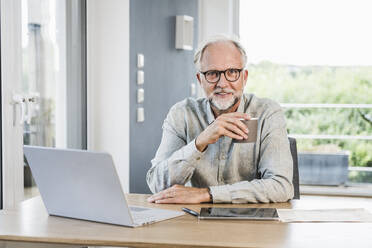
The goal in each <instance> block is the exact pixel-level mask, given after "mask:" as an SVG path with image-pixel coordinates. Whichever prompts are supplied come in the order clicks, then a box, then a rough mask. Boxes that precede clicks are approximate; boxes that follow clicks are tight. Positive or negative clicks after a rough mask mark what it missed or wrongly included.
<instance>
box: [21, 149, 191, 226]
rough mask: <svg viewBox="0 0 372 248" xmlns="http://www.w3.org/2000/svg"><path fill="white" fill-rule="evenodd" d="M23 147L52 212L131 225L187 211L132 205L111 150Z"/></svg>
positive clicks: (83, 218)
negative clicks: (129, 203) (105, 151)
mask: <svg viewBox="0 0 372 248" xmlns="http://www.w3.org/2000/svg"><path fill="white" fill-rule="evenodd" d="M23 150H24V155H25V157H26V160H27V162H28V165H29V166H30V168H31V173H32V175H33V177H34V179H35V182H36V185H37V187H38V188H39V191H40V195H41V197H42V199H43V202H44V205H45V208H46V209H47V211H48V214H49V215H55V216H62V217H69V218H75V219H82V220H90V221H96V222H103V223H109V224H115V225H122V226H129V227H138V226H142V225H146V224H151V223H154V222H158V221H162V220H167V219H171V218H175V217H178V216H181V215H184V212H181V211H172V210H164V209H156V208H145V207H141V206H129V205H128V203H127V201H126V199H125V195H124V192H123V189H122V187H121V184H120V180H119V177H118V174H117V172H116V169H115V166H114V163H113V160H112V157H111V155H110V154H108V153H101V152H91V151H85V150H72V149H56V148H47V147H35V146H24V149H23Z"/></svg>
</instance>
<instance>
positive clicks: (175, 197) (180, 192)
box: [147, 184, 211, 204]
mask: <svg viewBox="0 0 372 248" xmlns="http://www.w3.org/2000/svg"><path fill="white" fill-rule="evenodd" d="M147 201H148V202H152V203H192V204H197V203H201V202H210V201H211V197H210V195H209V191H208V189H207V188H194V187H185V186H183V185H177V184H176V185H173V186H172V187H170V188H168V189H166V190H163V191H160V192H159V193H156V194H154V195H152V196H150V197H149V198H147Z"/></svg>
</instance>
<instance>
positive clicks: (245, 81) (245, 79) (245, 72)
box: [243, 70, 248, 86]
mask: <svg viewBox="0 0 372 248" xmlns="http://www.w3.org/2000/svg"><path fill="white" fill-rule="evenodd" d="M247 80H248V70H244V71H243V81H244V86H245V85H246V84H247Z"/></svg>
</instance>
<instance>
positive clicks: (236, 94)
mask: <svg viewBox="0 0 372 248" xmlns="http://www.w3.org/2000/svg"><path fill="white" fill-rule="evenodd" d="M242 68H243V61H242V57H241V53H240V52H239V50H238V48H236V47H235V45H234V44H233V43H231V42H218V43H214V44H211V45H209V46H208V47H207V48H206V49H205V50H204V53H203V57H202V58H201V61H200V70H201V71H202V72H205V71H210V70H218V71H224V70H226V69H242ZM247 77H248V71H247V70H244V71H242V72H241V73H240V77H239V78H238V80H236V81H235V82H229V81H228V80H227V79H226V78H225V75H224V74H222V73H221V76H220V80H219V81H218V82H217V83H209V82H208V81H207V80H206V78H205V77H204V75H203V74H201V73H198V74H197V78H198V81H199V83H200V85H201V86H202V88H203V90H204V92H205V94H206V96H207V98H208V100H209V101H210V103H211V105H212V107H214V108H215V109H217V110H218V111H220V112H228V111H229V110H230V109H231V108H232V107H236V106H237V105H238V102H240V98H241V96H242V94H243V90H244V86H245V84H246V82H247Z"/></svg>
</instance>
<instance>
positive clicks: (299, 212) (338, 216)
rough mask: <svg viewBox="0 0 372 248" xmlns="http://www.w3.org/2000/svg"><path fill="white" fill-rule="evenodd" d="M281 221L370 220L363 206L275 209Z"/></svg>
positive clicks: (370, 216)
mask: <svg viewBox="0 0 372 248" xmlns="http://www.w3.org/2000/svg"><path fill="white" fill-rule="evenodd" d="M277 211H278V215H279V219H280V221H282V222H372V214H371V213H370V212H369V211H367V210H366V209H364V208H347V209H311V210H307V209H277Z"/></svg>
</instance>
